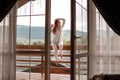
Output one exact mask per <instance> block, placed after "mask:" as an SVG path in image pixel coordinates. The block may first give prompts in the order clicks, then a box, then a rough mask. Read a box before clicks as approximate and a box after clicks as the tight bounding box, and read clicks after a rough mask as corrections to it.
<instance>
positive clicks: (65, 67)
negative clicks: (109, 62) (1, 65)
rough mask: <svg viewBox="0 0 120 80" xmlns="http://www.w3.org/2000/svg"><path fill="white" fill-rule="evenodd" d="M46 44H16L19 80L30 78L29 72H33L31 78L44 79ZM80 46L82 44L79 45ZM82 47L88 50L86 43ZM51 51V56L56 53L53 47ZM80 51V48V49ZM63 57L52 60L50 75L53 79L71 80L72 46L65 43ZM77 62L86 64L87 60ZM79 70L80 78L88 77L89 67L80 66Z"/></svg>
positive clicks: (17, 77)
mask: <svg viewBox="0 0 120 80" xmlns="http://www.w3.org/2000/svg"><path fill="white" fill-rule="evenodd" d="M44 47H45V46H40V45H31V46H29V45H17V46H16V71H17V72H16V79H17V80H27V79H29V77H28V76H29V74H31V76H33V77H31V79H34V78H36V80H44V79H43V77H44V73H45V71H44V70H45V69H44V68H45V65H44V62H45V52H44ZM79 47H80V46H79ZM81 48H82V49H84V50H87V47H86V45H85V46H81ZM50 49H51V53H50V58H52V57H53V56H54V55H53V54H54V53H53V51H52V48H50ZM78 51H80V50H78ZM62 54H63V57H62V60H59V61H57V62H56V61H54V60H51V61H50V75H51V79H52V80H70V46H69V45H64V48H63V53H62ZM77 64H86V65H87V60H82V61H78V62H77ZM77 70H78V72H79V70H80V72H83V73H79V74H80V75H81V76H79V77H80V78H86V76H84V75H87V74H86V72H87V68H86V67H78V69H77Z"/></svg>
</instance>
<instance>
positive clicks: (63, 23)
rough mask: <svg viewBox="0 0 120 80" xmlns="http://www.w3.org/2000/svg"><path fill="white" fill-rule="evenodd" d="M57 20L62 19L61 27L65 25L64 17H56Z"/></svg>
mask: <svg viewBox="0 0 120 80" xmlns="http://www.w3.org/2000/svg"><path fill="white" fill-rule="evenodd" d="M57 19H58V20H62V21H63V22H62V27H63V26H64V25H65V19H64V18H57Z"/></svg>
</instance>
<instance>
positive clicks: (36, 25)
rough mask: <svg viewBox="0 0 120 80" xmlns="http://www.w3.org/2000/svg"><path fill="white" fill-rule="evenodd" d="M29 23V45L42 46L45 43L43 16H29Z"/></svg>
mask: <svg viewBox="0 0 120 80" xmlns="http://www.w3.org/2000/svg"><path fill="white" fill-rule="evenodd" d="M36 20H37V21H36ZM31 22H32V23H31V45H41V46H43V45H44V43H45V16H31Z"/></svg>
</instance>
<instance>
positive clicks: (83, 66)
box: [71, 0, 88, 80]
mask: <svg viewBox="0 0 120 80" xmlns="http://www.w3.org/2000/svg"><path fill="white" fill-rule="evenodd" d="M71 1H72V2H71V5H72V6H71V71H73V72H72V73H71V80H87V79H88V16H87V15H88V9H87V2H88V0H71ZM72 65H73V66H72Z"/></svg>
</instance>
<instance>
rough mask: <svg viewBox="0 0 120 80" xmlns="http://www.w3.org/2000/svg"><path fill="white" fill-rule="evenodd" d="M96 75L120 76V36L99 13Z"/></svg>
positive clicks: (97, 19) (97, 15)
mask: <svg viewBox="0 0 120 80" xmlns="http://www.w3.org/2000/svg"><path fill="white" fill-rule="evenodd" d="M95 45H96V49H95V53H94V61H95V64H94V65H93V67H94V72H95V74H101V73H103V74H120V69H119V68H120V36H118V35H117V34H115V33H114V32H113V31H112V29H110V27H109V26H108V25H107V23H106V22H105V21H104V19H103V18H102V16H101V15H100V14H99V12H98V13H97V14H96V43H95Z"/></svg>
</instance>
